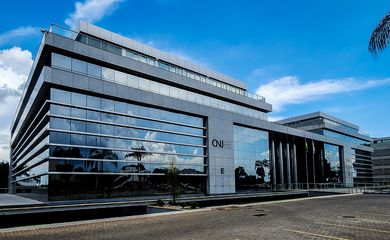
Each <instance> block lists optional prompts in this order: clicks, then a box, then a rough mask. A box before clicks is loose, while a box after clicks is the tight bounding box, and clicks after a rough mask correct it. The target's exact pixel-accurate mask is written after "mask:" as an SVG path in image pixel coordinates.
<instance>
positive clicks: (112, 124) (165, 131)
mask: <svg viewBox="0 0 390 240" xmlns="http://www.w3.org/2000/svg"><path fill="white" fill-rule="evenodd" d="M47 116H49V117H56V118H62V119H69V120H77V121H83V122H90V123H98V124H105V125H110V126H114V127H115V126H116V127H125V128H135V129H140V130H147V131H154V132H163V133H173V134H177V135H183V136H189V137H199V138H206V137H207V136H201V135H194V134H190V133H182V132H174V131H168V130H160V129H155V128H147V127H140V126H133V125H126V124H120V123H114V122H104V121H99V120H93V119H87V118H78V117H71V116H64V115H57V114H51V113H49V114H48V115H47Z"/></svg>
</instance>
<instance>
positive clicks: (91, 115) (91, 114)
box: [87, 110, 101, 121]
mask: <svg viewBox="0 0 390 240" xmlns="http://www.w3.org/2000/svg"><path fill="white" fill-rule="evenodd" d="M100 114H101V113H100V112H97V111H91V110H87V119H91V120H97V121H100Z"/></svg>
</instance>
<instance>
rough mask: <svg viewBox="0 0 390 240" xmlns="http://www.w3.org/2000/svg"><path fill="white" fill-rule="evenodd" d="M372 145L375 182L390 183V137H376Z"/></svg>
mask: <svg viewBox="0 0 390 240" xmlns="http://www.w3.org/2000/svg"><path fill="white" fill-rule="evenodd" d="M371 147H372V148H373V149H374V152H373V154H372V163H373V168H372V170H373V174H374V182H376V183H383V184H390V137H383V138H374V139H373V142H372V144H371Z"/></svg>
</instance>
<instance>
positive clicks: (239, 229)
mask: <svg viewBox="0 0 390 240" xmlns="http://www.w3.org/2000/svg"><path fill="white" fill-rule="evenodd" d="M0 239H7V240H8V239H34V240H43V239H55V240H64V239H75V240H79V239H80V240H81V239H93V240H100V239H110V240H114V239H390V195H379V194H378V195H377V194H372V195H354V196H337V197H331V198H312V199H305V200H293V201H281V202H275V203H265V204H249V205H242V206H239V207H235V206H230V207H218V208H213V209H212V210H209V211H187V212H183V213H180V214H174V215H163V216H162V215H159V216H138V217H129V218H127V219H118V220H112V219H111V220H99V222H94V223H76V224H72V225H68V226H53V227H49V228H46V227H45V228H35V229H31V230H23V231H20V230H19V231H11V232H0Z"/></svg>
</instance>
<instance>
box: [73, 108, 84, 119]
mask: <svg viewBox="0 0 390 240" xmlns="http://www.w3.org/2000/svg"><path fill="white" fill-rule="evenodd" d="M70 115H71V116H72V117H77V118H85V117H86V116H87V110H85V109H80V108H71V109H70Z"/></svg>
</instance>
